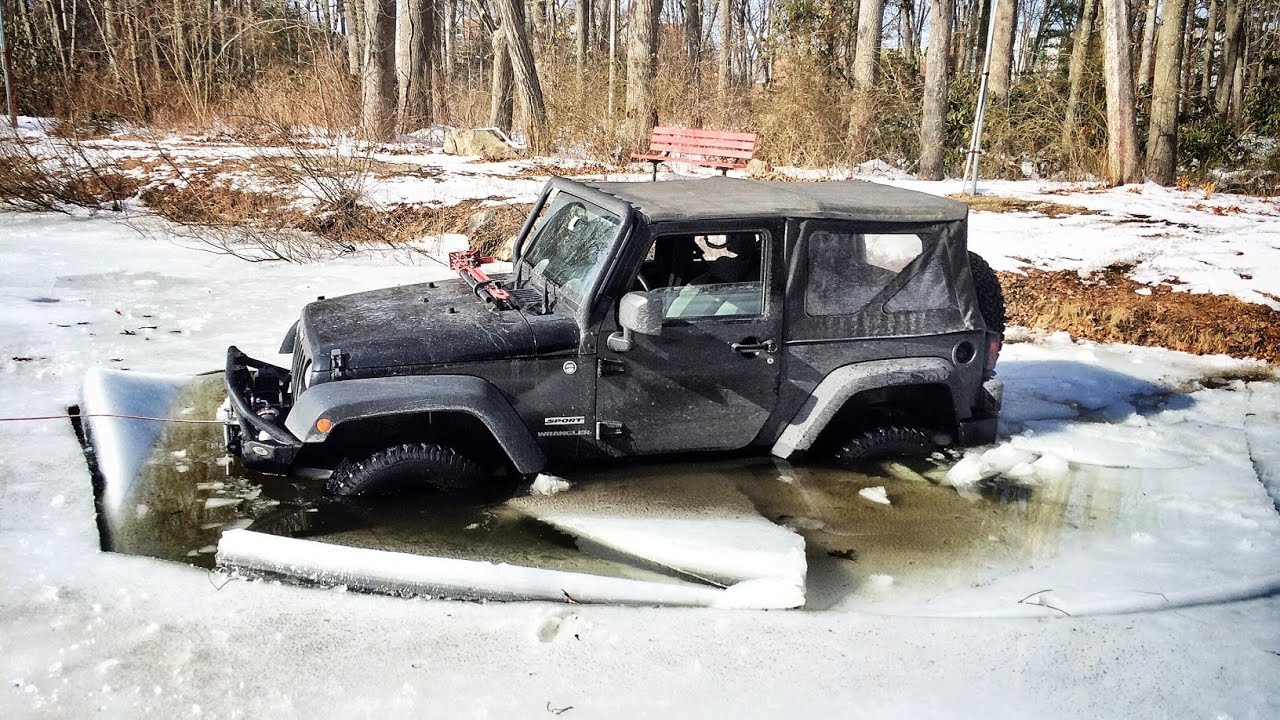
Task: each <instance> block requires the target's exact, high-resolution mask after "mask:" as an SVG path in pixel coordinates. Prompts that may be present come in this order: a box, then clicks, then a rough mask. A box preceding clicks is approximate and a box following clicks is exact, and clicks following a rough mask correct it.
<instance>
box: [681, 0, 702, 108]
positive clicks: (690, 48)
mask: <svg viewBox="0 0 1280 720" xmlns="http://www.w3.org/2000/svg"><path fill="white" fill-rule="evenodd" d="M684 53H685V58H686V61H687V62H688V63H689V75H690V78H689V79H690V82H691V84H692V85H693V86H695V87H696V86H697V84H698V78H699V76H700V75H701V65H702V3H701V0H685V4H684Z"/></svg>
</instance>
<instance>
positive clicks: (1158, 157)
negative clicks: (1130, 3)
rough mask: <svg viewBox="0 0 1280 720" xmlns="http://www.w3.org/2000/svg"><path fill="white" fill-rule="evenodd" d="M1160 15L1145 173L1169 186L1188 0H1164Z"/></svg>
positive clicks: (1175, 157) (1173, 168)
mask: <svg viewBox="0 0 1280 720" xmlns="http://www.w3.org/2000/svg"><path fill="white" fill-rule="evenodd" d="M1163 15H1164V17H1163V24H1162V25H1161V26H1160V36H1159V39H1158V40H1157V42H1156V50H1155V81H1154V83H1153V85H1152V94H1151V124H1150V126H1149V128H1148V130H1147V175H1148V176H1150V177H1151V179H1152V180H1155V181H1156V182H1158V183H1160V184H1161V185H1170V184H1172V183H1173V181H1174V180H1175V179H1176V175H1177V171H1178V90H1179V87H1180V85H1181V83H1180V82H1179V79H1180V78H1179V72H1180V71H1181V69H1182V68H1181V66H1182V45H1183V43H1182V40H1183V29H1184V28H1185V27H1186V22H1187V0H1164V11H1163Z"/></svg>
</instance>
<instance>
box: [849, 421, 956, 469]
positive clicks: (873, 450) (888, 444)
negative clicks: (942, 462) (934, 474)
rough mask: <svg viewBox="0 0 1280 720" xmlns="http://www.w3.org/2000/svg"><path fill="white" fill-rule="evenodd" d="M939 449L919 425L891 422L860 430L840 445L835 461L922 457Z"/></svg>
mask: <svg viewBox="0 0 1280 720" xmlns="http://www.w3.org/2000/svg"><path fill="white" fill-rule="evenodd" d="M936 449H937V445H935V444H934V442H933V439H932V437H931V436H930V434H929V433H928V432H926V431H925V430H922V429H920V428H916V427H907V426H904V425H887V426H885V427H878V428H874V429H872V430H867V431H865V432H861V433H858V434H857V435H854V436H853V437H851V438H849V439H848V440H847V441H845V442H843V443H841V444H840V447H839V448H837V449H836V452H835V460H836V462H837V463H839V464H852V463H857V462H862V461H865V460H876V459H879V458H885V457H892V456H901V455H906V456H915V457H922V456H925V455H928V454H929V453H931V452H933V451H934V450H936Z"/></svg>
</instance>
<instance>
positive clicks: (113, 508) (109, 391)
mask: <svg viewBox="0 0 1280 720" xmlns="http://www.w3.org/2000/svg"><path fill="white" fill-rule="evenodd" d="M189 382H191V377H190V376H186V375H155V374H151V373H136V372H125V371H122V370H104V369H101V368H90V369H89V372H88V373H86V375H85V378H84V389H83V391H82V398H83V399H82V402H81V405H80V412H81V413H82V414H83V415H85V416H88V417H86V425H85V428H86V430H87V432H88V434H89V438H90V439H91V440H92V441H93V447H94V451H95V456H96V459H97V463H98V472H99V473H100V474H101V475H102V480H103V495H102V503H103V505H104V509H105V510H107V511H108V512H110V513H115V512H118V511H119V510H120V508H121V507H122V503H123V502H124V501H125V500H126V499H127V498H128V497H129V495H130V493H131V487H132V485H133V481H134V479H135V478H137V476H138V471H139V469H141V467H142V465H143V463H145V462H146V460H147V457H148V455H150V453H151V447H152V445H154V444H155V442H156V439H157V438H159V437H160V433H161V432H162V431H163V430H164V426H165V424H164V423H163V422H156V421H154V420H137V419H133V418H123V417H103V415H137V416H144V417H159V418H165V417H169V416H170V410H171V408H172V407H173V402H174V399H175V398H177V397H178V395H179V394H180V392H181V390H182V388H183V387H184V386H185V385H186V384H187V383H189Z"/></svg>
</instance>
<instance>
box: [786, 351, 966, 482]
mask: <svg viewBox="0 0 1280 720" xmlns="http://www.w3.org/2000/svg"><path fill="white" fill-rule="evenodd" d="M954 372H955V368H954V366H953V365H952V364H951V363H950V362H949V361H947V360H943V359H942V358H911V359H904V360H872V361H869V362H861V363H854V364H852V365H844V366H842V367H838V368H836V369H835V370H832V371H831V372H830V373H829V374H828V375H827V376H826V377H825V378H823V379H822V382H820V383H818V386H817V387H815V388H814V389H813V392H811V393H810V394H809V397H808V398H807V399H806V400H805V401H804V404H803V405H801V406H800V409H799V410H797V411H796V414H795V417H793V418H792V419H791V421H790V422H789V423H787V426H786V427H785V428H784V429H783V430H782V434H781V435H779V436H778V440H777V441H776V442H775V443H774V444H773V449H772V450H771V452H772V453H773V454H774V455H776V456H778V457H780V458H783V459H784V460H785V459H786V458H789V457H791V455H792V454H793V453H795V452H796V451H799V450H808V449H809V447H810V446H811V445H813V441H814V440H817V439H818V435H819V434H821V433H822V431H823V430H824V429H825V428H826V427H827V423H829V422H831V418H833V417H835V414H836V413H837V412H839V410H840V408H841V407H843V406H844V403H845V401H846V400H848V399H849V398H851V397H853V396H854V395H857V394H858V393H860V392H864V391H866V390H874V389H876V388H882V387H892V386H894V385H937V384H941V385H949V384H950V382H949V381H950V379H951V375H952V373H954Z"/></svg>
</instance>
